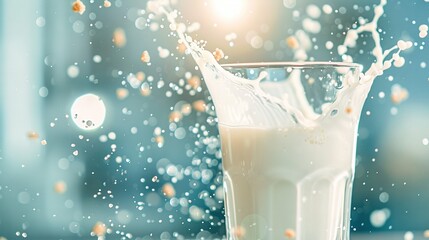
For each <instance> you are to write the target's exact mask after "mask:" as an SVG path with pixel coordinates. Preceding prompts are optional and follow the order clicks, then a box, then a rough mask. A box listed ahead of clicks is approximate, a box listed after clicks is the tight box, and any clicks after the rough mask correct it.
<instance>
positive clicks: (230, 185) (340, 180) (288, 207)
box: [219, 125, 356, 240]
mask: <svg viewBox="0 0 429 240" xmlns="http://www.w3.org/2000/svg"><path fill="white" fill-rule="evenodd" d="M219 130H220V136H221V141H222V157H223V158H222V160H223V169H224V188H225V191H226V194H225V196H226V199H225V205H226V214H227V216H226V219H227V228H228V230H229V231H228V232H229V234H230V236H228V239H285V231H287V229H290V230H292V231H294V232H295V233H296V239H300V240H304V239H306V240H307V239H308V240H315V239H316V240H334V239H344V238H343V237H344V236H343V233H344V232H345V230H347V232H348V228H349V220H350V219H349V215H350V193H351V187H352V180H353V172H354V164H355V157H354V156H355V148H354V146H355V141H356V137H355V132H356V129H355V126H351V125H349V126H348V127H344V128H336V127H335V126H332V127H331V128H329V127H328V126H320V127H317V128H314V129H304V128H292V129H270V128H266V129H264V128H247V127H229V126H225V125H220V126H219ZM237 229H240V231H241V232H240V233H239V234H240V236H238V234H237ZM243 232H244V233H243ZM239 237H240V238H239Z"/></svg>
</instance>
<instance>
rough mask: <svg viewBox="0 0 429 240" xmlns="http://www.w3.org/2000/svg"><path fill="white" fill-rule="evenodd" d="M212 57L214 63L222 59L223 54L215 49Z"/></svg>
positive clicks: (220, 50)
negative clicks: (214, 60)
mask: <svg viewBox="0 0 429 240" xmlns="http://www.w3.org/2000/svg"><path fill="white" fill-rule="evenodd" d="M213 56H214V57H215V59H216V61H218V62H219V61H220V60H221V59H222V58H224V57H225V54H224V53H223V51H222V49H219V48H216V50H215V51H214V52H213Z"/></svg>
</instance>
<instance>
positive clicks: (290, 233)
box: [284, 228, 296, 239]
mask: <svg viewBox="0 0 429 240" xmlns="http://www.w3.org/2000/svg"><path fill="white" fill-rule="evenodd" d="M284 235H285V237H287V238H288V239H293V238H295V235H296V234H295V231H294V230H293V229H290V228H287V229H286V230H285V232H284Z"/></svg>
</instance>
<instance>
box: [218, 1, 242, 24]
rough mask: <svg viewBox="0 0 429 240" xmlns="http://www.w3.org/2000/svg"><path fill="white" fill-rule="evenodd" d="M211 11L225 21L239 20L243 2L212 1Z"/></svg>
mask: <svg viewBox="0 0 429 240" xmlns="http://www.w3.org/2000/svg"><path fill="white" fill-rule="evenodd" d="M213 6H214V8H213V10H214V11H215V13H216V14H217V15H218V16H219V17H220V18H221V19H222V20H226V21H230V20H235V19H237V18H239V17H240V16H241V15H242V14H243V12H244V7H245V5H244V0H213Z"/></svg>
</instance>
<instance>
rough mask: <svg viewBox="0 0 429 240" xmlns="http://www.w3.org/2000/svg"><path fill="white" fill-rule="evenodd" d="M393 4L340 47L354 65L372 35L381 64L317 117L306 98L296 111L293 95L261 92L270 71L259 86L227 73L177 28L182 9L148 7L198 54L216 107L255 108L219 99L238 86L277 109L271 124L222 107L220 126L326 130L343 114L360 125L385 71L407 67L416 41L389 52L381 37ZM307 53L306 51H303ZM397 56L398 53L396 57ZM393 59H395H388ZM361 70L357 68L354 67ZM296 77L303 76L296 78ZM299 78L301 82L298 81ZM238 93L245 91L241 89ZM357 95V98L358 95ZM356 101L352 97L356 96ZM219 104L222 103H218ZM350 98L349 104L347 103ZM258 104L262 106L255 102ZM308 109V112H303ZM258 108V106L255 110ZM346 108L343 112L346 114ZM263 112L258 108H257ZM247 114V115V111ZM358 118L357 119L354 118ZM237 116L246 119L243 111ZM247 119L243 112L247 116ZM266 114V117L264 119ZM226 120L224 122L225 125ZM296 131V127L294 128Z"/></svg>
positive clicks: (346, 85)
mask: <svg viewBox="0 0 429 240" xmlns="http://www.w3.org/2000/svg"><path fill="white" fill-rule="evenodd" d="M386 4H387V0H381V1H380V4H379V5H377V6H376V7H375V8H374V17H373V19H372V21H370V22H365V20H362V19H361V20H360V26H359V27H357V28H356V29H350V30H348V31H347V34H346V37H345V39H344V42H343V44H341V45H339V46H338V47H337V52H338V54H339V55H340V56H341V57H342V61H343V62H344V63H352V62H353V58H352V56H350V55H348V54H347V52H348V49H349V48H354V47H356V41H357V39H358V38H359V34H362V33H364V32H369V33H371V35H372V39H373V41H374V44H375V47H374V49H373V51H372V55H373V56H374V57H375V62H374V63H373V64H372V65H371V66H370V67H369V69H367V70H366V71H365V72H364V73H363V74H361V75H360V76H359V80H358V81H355V80H353V79H354V78H353V76H348V77H347V76H346V79H343V80H342V86H341V89H339V90H338V91H339V92H338V93H337V98H336V99H335V101H333V102H330V103H329V104H325V106H323V111H322V112H320V113H315V112H314V111H313V110H312V109H310V108H309V107H308V103H306V101H307V100H305V99H304V98H305V97H304V96H302V94H304V93H303V92H302V91H301V93H299V91H298V92H296V93H295V94H296V95H297V97H296V98H297V99H296V101H298V102H299V104H298V105H299V107H298V106H293V105H292V104H290V102H291V99H290V97H291V96H283V98H277V97H272V96H270V95H269V94H265V93H264V91H263V90H262V88H263V87H262V88H261V82H262V80H264V78H265V77H264V74H265V73H264V72H261V75H260V76H259V77H258V78H257V79H256V80H253V81H249V80H248V79H244V78H240V77H238V76H235V75H233V74H231V73H230V72H229V71H227V70H225V69H224V68H222V66H220V65H219V64H218V63H217V61H216V60H215V58H214V57H213V55H212V54H211V53H210V52H209V51H207V50H204V49H203V48H201V47H200V46H199V43H198V42H197V41H193V39H192V38H191V37H190V36H188V35H187V34H186V32H190V30H188V28H187V26H186V25H185V24H183V23H177V22H176V19H177V18H178V12H177V10H169V9H170V7H169V1H166V0H152V1H149V2H148V4H147V8H148V10H149V11H150V12H152V13H154V14H156V15H165V16H166V17H167V20H168V22H169V23H170V26H169V27H170V29H171V30H172V31H173V32H175V33H177V35H178V37H179V42H180V43H182V44H184V45H185V46H186V47H187V52H188V53H190V54H191V55H192V57H193V58H194V60H195V61H196V63H197V64H198V66H199V68H200V70H201V72H202V74H203V76H204V77H205V81H206V84H207V85H208V88H209V90H210V93H211V95H212V96H213V98H214V103H215V106H220V105H222V106H225V104H229V103H231V102H236V103H237V102H238V103H240V104H244V105H249V103H247V104H246V103H245V102H246V101H248V99H246V100H245V101H240V99H225V97H221V96H219V97H216V95H225V91H233V90H232V88H231V87H232V86H236V87H238V88H242V90H244V91H249V92H252V93H253V94H254V97H255V98H258V100H256V99H255V101H256V102H260V103H261V101H262V102H263V104H262V103H261V104H262V105H264V104H272V105H275V107H273V108H271V109H272V114H269V115H265V118H269V119H258V120H255V119H253V120H252V119H242V118H241V119H231V117H226V115H228V113H224V111H222V110H221V109H219V108H217V115H218V118H219V120H220V122H224V123H225V124H226V125H237V122H240V124H239V125H260V126H266V125H267V122H269V123H270V124H269V125H274V126H277V127H281V126H284V125H285V124H284V122H285V121H286V122H292V123H291V124H292V125H295V126H301V127H314V126H317V125H320V124H321V122H323V121H326V117H327V116H329V115H330V114H331V113H332V111H338V110H339V112H344V111H345V112H347V113H348V115H349V116H352V117H353V118H354V119H355V121H358V119H359V117H360V112H361V108H362V105H363V103H364V101H363V100H362V99H365V98H366V96H367V95H368V93H369V91H370V89H371V86H372V83H373V81H374V79H375V78H376V77H377V76H380V75H382V74H383V72H384V71H385V70H387V69H389V68H390V67H391V66H392V64H393V65H394V66H396V67H400V66H402V65H403V64H404V62H405V59H404V58H403V57H401V56H400V53H401V51H404V50H406V49H408V48H410V47H412V45H413V44H412V42H410V41H403V40H399V41H398V42H397V44H396V45H395V46H393V47H391V48H389V49H387V50H383V48H382V46H381V43H380V34H379V33H378V31H377V27H378V20H379V19H380V17H381V16H382V15H383V13H384V6H385V5H386ZM301 50H302V49H301ZM395 51H396V52H395ZM388 57H390V58H388ZM340 67H341V66H338V69H337V70H338V71H340V72H341V71H342V70H341V68H340ZM348 67H350V66H348ZM348 67H347V66H346V65H345V67H344V68H343V71H347V69H348ZM354 67H356V65H354ZM293 74H298V73H297V72H296V73H293ZM291 79H292V83H291V84H292V85H294V86H293V88H294V89H296V90H298V89H299V88H300V86H298V85H299V83H298V82H295V83H293V79H294V78H291ZM295 79H296V77H295ZM234 91H239V90H238V89H235V90H234ZM352 92H353V94H352ZM351 94H352V95H353V96H352V95H351ZM239 95H240V94H231V95H230V96H232V97H234V96H235V97H237V96H239ZM217 99H218V100H217ZM346 99H347V100H346ZM255 104H257V103H255ZM237 105H238V104H236V106H235V107H234V109H229V110H225V111H228V112H229V113H231V111H237V110H238V111H239V109H243V107H244V108H246V106H237ZM303 106H307V107H303ZM255 107H256V106H255ZM339 107H341V108H342V109H340V108H339ZM255 109H257V108H255ZM275 109H277V110H278V111H280V112H282V113H281V114H279V113H276V110H275ZM246 111H247V110H246ZM284 112H287V113H288V114H287V116H285V114H284ZM350 113H353V114H350ZM234 115H240V113H239V112H237V113H236V114H234ZM241 115H243V113H241ZM261 115H263V114H261ZM257 118H264V116H259V117H257ZM222 119H223V120H222ZM272 121H276V122H277V123H274V122H272ZM289 126H291V125H289Z"/></svg>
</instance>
